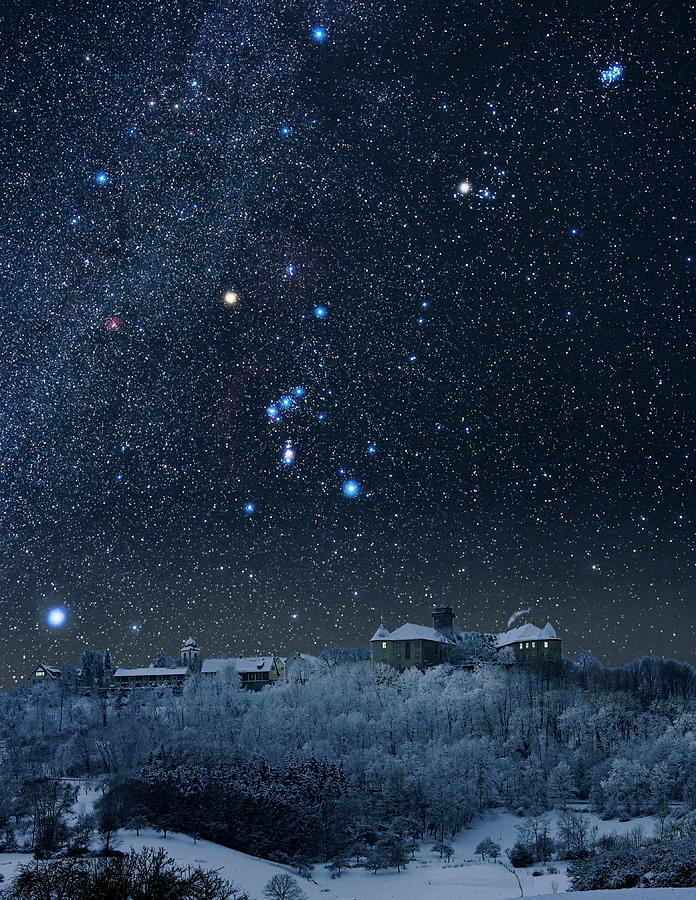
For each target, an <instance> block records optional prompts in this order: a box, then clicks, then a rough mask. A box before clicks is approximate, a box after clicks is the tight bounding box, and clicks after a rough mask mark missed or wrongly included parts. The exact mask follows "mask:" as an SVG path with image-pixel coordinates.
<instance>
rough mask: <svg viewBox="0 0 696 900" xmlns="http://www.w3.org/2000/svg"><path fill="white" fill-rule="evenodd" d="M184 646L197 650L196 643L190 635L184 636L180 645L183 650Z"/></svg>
mask: <svg viewBox="0 0 696 900" xmlns="http://www.w3.org/2000/svg"><path fill="white" fill-rule="evenodd" d="M184 647H195V648H196V650H198V644H197V643H196V642H195V641H194V639H193V638H192V637H187V638H186V640H185V641H184V643H183V644H182V645H181V649H182V650H183V649H184Z"/></svg>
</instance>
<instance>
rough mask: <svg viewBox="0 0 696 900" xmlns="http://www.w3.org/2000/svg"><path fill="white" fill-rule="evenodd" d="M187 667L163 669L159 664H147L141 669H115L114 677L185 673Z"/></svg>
mask: <svg viewBox="0 0 696 900" xmlns="http://www.w3.org/2000/svg"><path fill="white" fill-rule="evenodd" d="M187 673H188V669H187V668H185V667H184V666H178V667H177V668H175V669H165V668H162V667H160V666H147V667H146V668H143V669H116V671H115V672H114V678H141V677H143V676H145V675H163V676H166V675H169V676H172V675H186V674H187Z"/></svg>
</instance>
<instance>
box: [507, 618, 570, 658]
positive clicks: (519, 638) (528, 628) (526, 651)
mask: <svg viewBox="0 0 696 900" xmlns="http://www.w3.org/2000/svg"><path fill="white" fill-rule="evenodd" d="M562 643H563V642H562V641H561V639H560V638H559V637H558V635H557V634H556V629H555V628H554V627H553V625H552V624H551V623H550V622H547V623H546V625H545V626H544V627H543V628H538V627H537V626H536V625H533V624H532V623H527V624H526V625H520V626H519V628H511V629H510V630H509V631H505V632H504V633H503V634H499V635H498V637H497V640H496V648H497V649H498V650H499V651H503V652H505V653H506V654H507V655H508V656H510V655H511V656H512V657H513V658H514V661H515V662H517V663H542V662H550V661H553V662H560V661H561V657H562V655H563V648H562Z"/></svg>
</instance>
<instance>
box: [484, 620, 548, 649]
mask: <svg viewBox="0 0 696 900" xmlns="http://www.w3.org/2000/svg"><path fill="white" fill-rule="evenodd" d="M543 640H547V641H548V640H558V635H557V634H556V630H555V628H554V627H553V625H552V624H551V623H550V622H547V623H546V625H544V627H543V628H539V627H538V626H537V625H532V624H531V622H528V623H527V624H526V625H520V626H519V627H518V628H511V629H510V630H509V631H504V632H503V633H502V634H499V635H498V639H497V641H496V647H498V648H500V647H508V646H509V645H510V644H517V643H519V642H521V641H543Z"/></svg>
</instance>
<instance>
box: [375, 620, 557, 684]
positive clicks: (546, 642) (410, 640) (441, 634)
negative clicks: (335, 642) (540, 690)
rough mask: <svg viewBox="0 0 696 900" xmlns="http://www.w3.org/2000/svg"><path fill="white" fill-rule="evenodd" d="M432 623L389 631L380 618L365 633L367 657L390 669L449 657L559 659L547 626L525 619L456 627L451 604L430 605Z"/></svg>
mask: <svg viewBox="0 0 696 900" xmlns="http://www.w3.org/2000/svg"><path fill="white" fill-rule="evenodd" d="M431 615H432V620H433V624H432V626H429V625H414V624H412V623H411V622H407V623H406V624H405V625H401V626H400V627H399V628H397V629H396V630H395V631H391V632H390V631H389V629H388V628H387V627H386V625H385V624H384V622H380V625H379V627H378V629H377V631H375V633H374V635H373V636H372V637H371V638H370V659H371V660H372V662H373V663H386V664H387V665H390V666H393V667H394V668H395V669H399V670H400V671H403V670H404V669H408V668H411V666H415V667H417V668H419V669H425V668H428V667H429V666H437V665H439V664H440V663H444V662H452V663H454V664H456V665H459V666H464V667H473V666H474V665H475V664H476V663H477V662H480V661H483V660H489V661H492V660H497V661H499V662H502V663H543V662H554V661H555V662H560V660H561V657H562V641H561V639H560V638H559V637H558V635H557V634H556V632H555V630H554V628H553V626H552V625H551V624H550V623H548V624H547V625H546V626H545V627H544V628H538V627H537V626H536V625H533V624H531V623H528V624H526V625H521V626H520V627H518V628H513V629H510V630H509V631H506V632H504V633H502V634H498V635H495V634H488V633H486V632H465V631H462V630H461V629H460V628H459V627H458V626H457V625H456V624H455V621H454V611H453V609H452V607H451V606H447V605H435V606H433V608H432V612H431Z"/></svg>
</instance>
